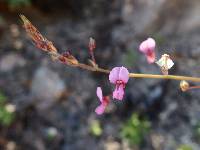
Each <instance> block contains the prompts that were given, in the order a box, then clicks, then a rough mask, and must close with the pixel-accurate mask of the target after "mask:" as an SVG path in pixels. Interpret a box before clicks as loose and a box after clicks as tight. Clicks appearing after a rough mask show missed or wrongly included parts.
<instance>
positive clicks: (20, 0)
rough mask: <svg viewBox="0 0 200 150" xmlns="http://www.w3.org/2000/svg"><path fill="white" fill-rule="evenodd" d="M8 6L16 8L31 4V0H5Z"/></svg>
mask: <svg viewBox="0 0 200 150" xmlns="http://www.w3.org/2000/svg"><path fill="white" fill-rule="evenodd" d="M6 2H7V3H8V6H9V7H10V8H18V7H22V6H29V5H31V0H6Z"/></svg>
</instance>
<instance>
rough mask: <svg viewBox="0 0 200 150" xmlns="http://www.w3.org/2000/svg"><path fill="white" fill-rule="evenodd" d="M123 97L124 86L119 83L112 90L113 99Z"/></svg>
mask: <svg viewBox="0 0 200 150" xmlns="http://www.w3.org/2000/svg"><path fill="white" fill-rule="evenodd" d="M123 97H124V88H123V85H120V86H119V88H115V90H114V92H113V99H118V100H122V99H123Z"/></svg>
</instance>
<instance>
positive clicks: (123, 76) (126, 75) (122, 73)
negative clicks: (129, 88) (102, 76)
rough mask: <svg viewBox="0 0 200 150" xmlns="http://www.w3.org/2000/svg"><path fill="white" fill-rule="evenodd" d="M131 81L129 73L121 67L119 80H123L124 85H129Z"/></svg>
mask: <svg viewBox="0 0 200 150" xmlns="http://www.w3.org/2000/svg"><path fill="white" fill-rule="evenodd" d="M128 79H129V72H128V70H127V69H126V68H125V67H123V66H122V67H120V71H119V80H122V81H123V82H124V83H127V82H128Z"/></svg>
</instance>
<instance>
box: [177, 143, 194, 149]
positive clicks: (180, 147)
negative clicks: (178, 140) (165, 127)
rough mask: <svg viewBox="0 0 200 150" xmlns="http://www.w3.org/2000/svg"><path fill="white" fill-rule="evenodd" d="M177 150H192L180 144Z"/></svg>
mask: <svg viewBox="0 0 200 150" xmlns="http://www.w3.org/2000/svg"><path fill="white" fill-rule="evenodd" d="M177 150H193V149H192V147H191V146H190V145H187V144H182V145H180V146H179V147H178V148H177Z"/></svg>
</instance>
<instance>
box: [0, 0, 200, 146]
mask: <svg viewBox="0 0 200 150" xmlns="http://www.w3.org/2000/svg"><path fill="white" fill-rule="evenodd" d="M49 3H50V4H48V5H53V4H54V3H53V2H51V1H49ZM34 5H35V7H33V8H31V10H32V11H31V13H30V11H27V10H26V9H24V10H23V11H22V12H23V13H24V15H26V16H27V17H28V18H29V19H30V20H31V21H32V23H33V24H34V25H36V26H37V27H38V29H39V30H40V31H41V33H42V34H43V35H45V36H46V37H47V38H48V39H49V40H51V41H52V42H53V43H54V44H55V46H56V47H57V48H58V49H59V52H64V51H65V50H70V51H71V52H72V53H73V54H74V56H75V57H76V58H77V59H78V60H80V61H82V62H84V63H87V60H88V57H89V54H88V50H87V44H88V39H89V37H91V36H92V37H94V38H95V39H96V41H97V49H96V51H95V55H96V59H97V62H98V64H99V65H100V66H102V67H104V68H109V69H111V68H112V67H114V66H117V65H124V64H126V65H127V66H128V68H129V70H130V71H131V72H138V73H155V74H158V73H160V71H159V69H158V67H157V66H154V65H148V64H147V63H146V60H145V58H144V57H143V56H142V55H141V54H140V53H139V52H138V45H139V43H140V42H141V41H142V40H144V39H145V38H147V37H148V36H152V37H154V38H155V39H156V41H157V45H158V46H157V53H158V56H160V55H161V54H163V53H169V54H171V55H172V58H173V60H174V62H175V67H174V68H173V69H172V70H171V72H170V73H171V74H180V75H189V76H199V74H200V71H199V66H198V63H199V58H200V49H199V47H200V38H199V36H200V31H199V27H200V21H199V19H200V18H199V15H198V14H199V13H200V12H199V10H200V9H199V6H200V3H199V1H198V0H191V1H187V0H170V1H167V0H153V1H148V2H147V1H145V0H140V1H135V0H124V1H122V0H116V1H111V2H110V1H109V2H108V1H106V0H97V1H96V2H92V1H89V0H88V1H87V2H86V4H84V3H79V2H78V1H77V3H75V4H74V3H70V5H69V8H71V9H72V11H65V10H63V9H61V10H60V11H58V10H57V9H56V8H57V7H58V6H55V10H57V11H56V13H53V12H54V9H51V7H49V9H47V10H45V9H42V8H43V7H42V6H43V5H44V4H43V3H42V4H41V3H40V4H38V3H36V4H34ZM46 5H47V4H46ZM77 5H78V6H77ZM79 5H80V6H79ZM39 6H40V7H39ZM79 7H80V8H81V9H80V12H79V11H78V10H79V9H78V10H77V8H79ZM18 11H19V10H18ZM22 12H20V13H22ZM17 13H18V12H17ZM65 13H66V16H65V15H63V14H65ZM3 16H4V18H5V22H4V24H3V25H2V27H1V28H2V30H0V32H1V39H0V91H1V92H3V93H4V94H5V95H6V96H7V98H8V101H9V102H10V103H12V104H14V105H16V118H15V120H14V122H13V123H12V125H10V126H9V127H4V126H1V127H0V145H1V148H4V149H6V148H7V149H9V148H10V149H9V150H12V148H13V147H14V148H13V149H20V150H23V149H24V150H25V149H27V147H28V148H29V149H30V150H31V149H33V150H45V149H48V150H49V149H50V150H51V149H52V150H58V149H59V150H79V149H81V150H90V149H95V150H98V149H99V150H102V149H105V150H121V149H124V150H128V149H141V150H150V149H152V150H175V149H176V148H177V147H178V146H179V145H181V144H188V145H190V146H192V148H193V149H194V150H198V149H200V145H199V140H198V139H197V138H196V136H195V126H196V125H197V124H198V123H199V121H200V117H199V116H200V115H199V114H200V111H199V106H200V103H199V97H200V94H199V92H198V90H193V91H190V92H186V93H182V92H181V91H180V90H179V82H177V81H168V80H166V81H163V80H150V79H131V80H130V82H129V83H128V85H127V88H126V97H125V100H124V102H121V103H116V102H115V104H112V105H111V106H110V108H109V110H108V112H106V113H105V114H104V115H102V116H97V115H96V114H95V113H94V110H95V108H96V106H97V105H98V100H97V97H96V95H95V92H96V91H95V90H96V87H97V86H102V87H103V90H104V92H105V94H109V93H110V92H111V89H112V86H111V85H110V84H108V76H106V75H104V74H97V73H91V72H87V71H84V70H79V69H77V68H70V67H68V66H64V65H63V64H60V63H58V62H53V61H51V59H50V58H49V57H48V56H47V55H46V54H45V53H44V52H42V51H40V50H38V49H37V48H35V47H34V45H33V44H32V43H31V41H30V40H29V38H28V37H27V35H26V33H25V31H24V29H23V28H22V27H21V22H20V21H19V17H18V16H17V15H16V13H4V14H3ZM130 51H132V53H133V55H131V59H130V60H128V61H127V60H125V59H126V55H129V52H130ZM133 112H138V113H139V114H141V115H142V116H146V117H147V118H148V119H149V120H150V122H151V124H152V125H151V126H152V127H151V131H150V133H149V134H148V135H147V136H146V138H145V142H144V144H143V145H142V146H140V147H139V148H137V147H134V148H133V147H132V146H127V143H126V142H124V140H123V139H121V137H120V136H119V132H120V128H121V126H122V124H123V123H124V122H125V121H126V120H127V119H128V118H129V117H130V115H131V114H132V113H133ZM93 120H98V121H99V122H100V124H101V126H102V129H103V133H102V135H101V136H100V137H95V136H94V135H92V134H91V131H90V126H91V123H92V121H93ZM52 132H53V134H55V135H56V136H55V137H54V138H53V139H51V138H49V133H52ZM9 144H10V145H11V146H10V147H9Z"/></svg>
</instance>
